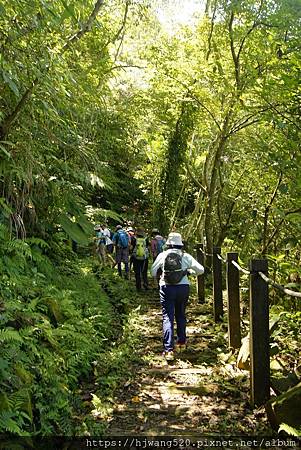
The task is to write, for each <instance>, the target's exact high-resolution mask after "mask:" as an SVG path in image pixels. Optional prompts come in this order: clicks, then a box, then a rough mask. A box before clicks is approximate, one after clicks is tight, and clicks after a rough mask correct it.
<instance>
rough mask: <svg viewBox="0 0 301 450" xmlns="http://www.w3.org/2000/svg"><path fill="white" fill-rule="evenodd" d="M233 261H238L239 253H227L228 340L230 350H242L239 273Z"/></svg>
mask: <svg viewBox="0 0 301 450" xmlns="http://www.w3.org/2000/svg"><path fill="white" fill-rule="evenodd" d="M232 261H236V262H237V261H238V253H227V297H228V339H229V347H230V348H240V346H241V333H240V304H239V271H238V269H237V267H235V266H234V265H233V264H232Z"/></svg>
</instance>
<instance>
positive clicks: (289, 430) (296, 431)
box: [278, 423, 301, 437]
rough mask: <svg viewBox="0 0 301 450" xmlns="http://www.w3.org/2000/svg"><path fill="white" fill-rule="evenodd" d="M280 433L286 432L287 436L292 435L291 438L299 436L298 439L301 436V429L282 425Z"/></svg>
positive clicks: (285, 424)
mask: <svg viewBox="0 0 301 450" xmlns="http://www.w3.org/2000/svg"><path fill="white" fill-rule="evenodd" d="M280 431H285V432H286V433H287V434H290V435H291V436H297V437H299V436H301V428H298V429H297V428H294V427H291V426H290V425H288V424H287V423H281V424H280V427H279V430H278V433H279V432H280Z"/></svg>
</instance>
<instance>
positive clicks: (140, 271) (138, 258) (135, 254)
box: [131, 228, 149, 291]
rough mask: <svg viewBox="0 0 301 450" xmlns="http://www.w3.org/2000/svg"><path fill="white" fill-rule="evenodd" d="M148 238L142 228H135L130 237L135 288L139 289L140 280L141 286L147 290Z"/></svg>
mask: <svg viewBox="0 0 301 450" xmlns="http://www.w3.org/2000/svg"><path fill="white" fill-rule="evenodd" d="M148 248H149V240H148V238H147V237H146V236H145V232H144V229H143V228H137V231H136V235H135V236H133V237H132V255H131V260H132V263H133V268H134V273H135V280H136V289H137V291H141V281H142V282H143V287H144V289H145V290H146V291H147V290H148V279H147V271H148V257H149V249H148Z"/></svg>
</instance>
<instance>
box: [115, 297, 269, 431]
mask: <svg viewBox="0 0 301 450" xmlns="http://www.w3.org/2000/svg"><path fill="white" fill-rule="evenodd" d="M139 299H140V301H141V311H140V316H139V323H138V328H139V333H140V334H141V341H140V345H139V347H138V348H137V353H138V356H139V362H138V363H135V365H134V366H133V367H132V370H133V374H135V376H134V377H133V380H134V381H133V382H131V383H126V384H125V385H124V386H122V388H120V390H119V392H118V395H117V401H116V402H115V407H114V411H113V414H112V416H111V421H110V424H109V428H108V434H109V435H112V436H113V435H166V436H167V435H168V436H170V435H178V436H179V435H200V434H213V433H219V434H220V433H224V434H235V435H259V434H261V435H262V434H265V435H268V434H270V433H271V430H270V428H269V426H268V425H267V421H266V417H265V412H264V409H259V410H254V411H252V410H251V409H250V407H249V406H248V399H249V392H248V391H249V379H248V373H247V372H245V371H241V370H239V369H237V368H236V366H235V361H234V358H232V361H231V358H230V359H229V356H230V355H229V353H228V350H227V337H226V325H225V324H219V325H216V324H214V323H213V320H212V315H211V307H210V305H208V304H207V305H199V304H197V302H196V299H193V298H192V299H191V300H190V304H189V307H188V310H187V319H188V325H187V334H188V348H187V350H186V351H183V352H182V353H181V354H179V355H178V356H177V358H176V360H175V361H173V362H172V363H171V362H170V363H169V364H167V363H166V361H165V360H164V359H163V358H162V356H161V352H162V342H161V336H162V331H161V310H160V303H159V299H158V293H157V292H156V291H149V292H147V293H145V294H144V295H143V294H142V295H141V297H139Z"/></svg>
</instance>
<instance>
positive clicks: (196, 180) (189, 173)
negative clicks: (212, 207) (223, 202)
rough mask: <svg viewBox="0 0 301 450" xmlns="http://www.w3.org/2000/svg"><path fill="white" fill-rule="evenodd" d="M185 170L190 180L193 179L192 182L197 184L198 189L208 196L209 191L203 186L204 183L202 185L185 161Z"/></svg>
mask: <svg viewBox="0 0 301 450" xmlns="http://www.w3.org/2000/svg"><path fill="white" fill-rule="evenodd" d="M185 168H186V170H187V174H188V176H189V178H191V180H192V181H193V182H194V184H195V185H196V186H197V187H198V188H200V189H201V190H202V191H203V192H205V194H206V192H207V191H206V188H204V186H203V185H202V183H200V181H199V180H198V179H197V178H195V176H194V174H193V173H192V171H191V168H190V167H189V165H188V162H187V161H185Z"/></svg>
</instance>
